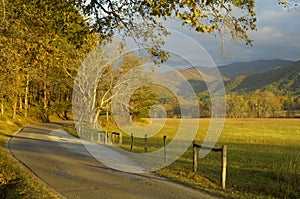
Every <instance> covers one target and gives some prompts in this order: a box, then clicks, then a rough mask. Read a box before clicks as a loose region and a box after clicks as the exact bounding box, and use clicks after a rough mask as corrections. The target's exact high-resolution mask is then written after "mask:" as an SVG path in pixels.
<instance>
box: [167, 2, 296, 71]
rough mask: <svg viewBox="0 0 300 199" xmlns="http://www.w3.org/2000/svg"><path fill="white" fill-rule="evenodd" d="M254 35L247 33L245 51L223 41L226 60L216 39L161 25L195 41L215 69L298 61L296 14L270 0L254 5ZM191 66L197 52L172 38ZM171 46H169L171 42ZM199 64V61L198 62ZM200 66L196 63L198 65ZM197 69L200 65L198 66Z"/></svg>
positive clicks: (169, 23) (173, 25)
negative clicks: (250, 43)
mask: <svg viewBox="0 0 300 199" xmlns="http://www.w3.org/2000/svg"><path fill="white" fill-rule="evenodd" d="M256 13H257V20H258V21H257V31H249V32H248V34H249V37H250V39H253V40H254V43H253V44H254V46H253V47H249V46H245V45H242V44H238V43H233V42H232V41H231V40H230V39H227V40H226V43H225V47H226V52H227V56H226V57H225V58H224V57H223V56H222V49H221V40H220V38H218V37H216V38H215V37H214V36H209V35H203V34H201V33H197V32H195V31H192V30H188V29H187V28H183V27H182V25H181V22H179V21H166V22H164V23H165V24H166V26H167V27H168V28H171V29H175V30H177V31H179V32H181V33H183V34H186V35H187V36H188V37H191V38H192V39H194V40H195V41H197V42H198V43H199V44H200V45H201V46H202V47H203V48H204V49H205V50H206V51H207V52H208V54H209V55H210V56H211V57H212V59H213V60H214V62H215V63H216V64H217V65H222V64H227V63H232V62H238V61H252V60H258V59H280V58H281V59H290V60H299V59H300V20H299V17H300V12H299V11H296V10H287V9H284V8H283V7H281V6H279V5H278V4H277V1H274V0H264V1H256ZM173 42H174V44H175V43H176V44H177V45H178V44H179V45H180V47H181V50H182V51H186V52H188V54H189V57H191V59H192V60H194V61H193V62H197V56H199V55H197V51H195V50H193V48H191V46H190V45H188V44H187V43H186V42H185V40H184V39H183V38H180V37H177V38H176V37H175V38H173ZM171 43H172V42H171ZM199 60H200V59H199ZM199 62H200V61H199ZM199 65H200V64H199Z"/></svg>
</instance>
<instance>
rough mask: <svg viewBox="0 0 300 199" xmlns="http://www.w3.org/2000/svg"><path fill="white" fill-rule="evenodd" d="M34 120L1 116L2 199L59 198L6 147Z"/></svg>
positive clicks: (0, 174) (0, 164) (0, 162)
mask: <svg viewBox="0 0 300 199" xmlns="http://www.w3.org/2000/svg"><path fill="white" fill-rule="evenodd" d="M33 122H34V121H33V120H27V121H25V120H24V119H20V118H18V119H17V120H15V121H11V120H10V119H8V118H5V117H4V118H0V199H2V198H3V199H4V198H5V199H10V198H11V199H19V198H20V199H21V198H30V199H31V198H36V199H38V198H59V196H58V195H56V194H55V193H54V192H52V191H51V190H49V189H48V188H47V187H46V186H45V185H44V184H43V183H42V182H41V181H40V180H39V179H37V178H36V177H33V176H32V174H30V172H29V171H28V170H27V169H26V168H24V166H23V165H21V164H20V163H19V162H18V161H17V160H15V159H14V158H13V157H12V155H11V154H10V152H9V150H8V149H7V148H6V146H7V141H8V140H9V138H10V137H11V136H12V135H13V134H14V133H15V132H16V131H17V130H18V129H19V128H21V127H22V126H23V125H25V124H27V123H33Z"/></svg>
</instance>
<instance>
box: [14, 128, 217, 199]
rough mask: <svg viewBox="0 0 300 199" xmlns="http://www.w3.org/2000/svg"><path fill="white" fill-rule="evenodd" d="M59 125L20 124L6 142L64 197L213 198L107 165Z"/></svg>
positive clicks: (162, 180)
mask: <svg viewBox="0 0 300 199" xmlns="http://www.w3.org/2000/svg"><path fill="white" fill-rule="evenodd" d="M61 127H62V124H58V123H57V124H55V123H51V124H50V123H48V124H38V125H32V126H27V127H24V128H23V130H22V131H21V132H19V133H18V134H17V135H16V136H14V137H13V138H12V139H11V140H10V141H9V144H8V146H9V148H10V150H11V152H12V153H13V155H14V156H15V157H16V158H17V159H19V160H20V161H21V162H22V163H23V164H25V165H26V166H27V167H28V168H29V169H30V170H31V171H32V172H34V173H35V174H36V175H37V176H38V177H40V178H41V179H42V180H43V181H44V182H45V183H46V184H48V185H49V186H50V187H52V188H53V189H54V190H56V191H57V192H59V193H60V194H62V195H63V196H65V197H66V198H72V199H73V198H90V199H93V198H101V199H106V198H112V199H114V198H124V199H126V198H128V199H129V198H130V199H147V198H149V199H150V198H151V199H155V198H160V199H161V198H163V199H167V198H172V199H176V198H178V199H179V198H180V199H184V198H188V199H190V198H208V199H210V198H214V197H212V196H210V195H207V194H204V193H201V192H200V191H197V190H195V189H191V188H188V187H185V186H182V185H179V184H175V183H172V182H170V181H168V180H166V179H164V178H159V177H156V176H154V175H153V174H145V175H137V174H129V173H124V172H119V171H116V170H113V169H110V168H108V167H106V166H105V165H103V164H101V163H100V162H98V161H97V160H95V159H94V158H93V157H91V155H90V154H89V153H88V152H87V151H86V149H85V148H84V146H83V145H82V144H81V143H80V142H79V141H78V139H75V138H73V137H72V136H69V135H68V134H66V133H65V132H64V131H62V130H61Z"/></svg>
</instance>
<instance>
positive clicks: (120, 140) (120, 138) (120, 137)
mask: <svg viewBox="0 0 300 199" xmlns="http://www.w3.org/2000/svg"><path fill="white" fill-rule="evenodd" d="M119 143H120V144H122V143H123V137H122V132H120V136H119Z"/></svg>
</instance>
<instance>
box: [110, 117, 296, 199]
mask: <svg viewBox="0 0 300 199" xmlns="http://www.w3.org/2000/svg"><path fill="white" fill-rule="evenodd" d="M209 121H210V120H209V119H201V120H200V126H199V130H198V134H197V136H196V138H195V139H196V140H197V141H198V142H199V143H202V141H203V138H204V136H205V134H206V131H207V128H208V125H209ZM299 124H300V120H299V119H226V122H225V126H224V129H223V132H222V135H221V136H220V139H219V141H218V143H217V145H216V147H221V146H222V145H224V144H226V145H227V146H228V165H227V185H226V186H227V189H226V190H222V189H221V187H220V182H219V181H220V173H221V171H220V167H221V162H220V160H221V154H220V153H216V152H211V153H210V154H209V155H208V156H207V157H206V158H205V159H200V160H199V163H198V165H199V166H198V167H199V168H198V172H197V173H193V172H192V147H190V148H189V149H188V150H187V151H186V152H185V153H184V154H183V155H182V157H181V158H179V159H178V160H177V161H176V162H174V163H172V164H171V165H169V166H168V167H166V168H163V169H161V170H158V171H156V172H157V173H158V174H159V175H162V176H165V177H168V178H170V179H172V180H175V181H179V182H181V183H184V184H187V185H189V186H192V187H196V188H198V189H202V190H205V191H208V192H211V193H215V194H217V195H221V196H223V197H227V198H300V186H299V184H300V125H299ZM178 126H179V120H178V119H168V120H167V122H166V125H165V126H164V128H163V129H162V131H161V132H160V133H158V134H157V135H155V136H153V137H151V138H149V139H148V146H149V148H148V151H154V150H156V149H157V148H161V147H163V141H162V137H163V135H167V136H168V142H169V141H170V140H171V139H172V138H174V136H175V134H176V132H177V129H178ZM107 130H108V131H109V132H111V131H117V129H114V128H112V129H107ZM134 144H135V145H134V150H133V151H134V152H143V150H144V148H143V144H144V140H143V139H142V138H140V139H135V142H134ZM120 147H122V148H124V149H127V150H129V148H130V136H129V135H127V134H124V138H123V144H122V145H121V146H120Z"/></svg>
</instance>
